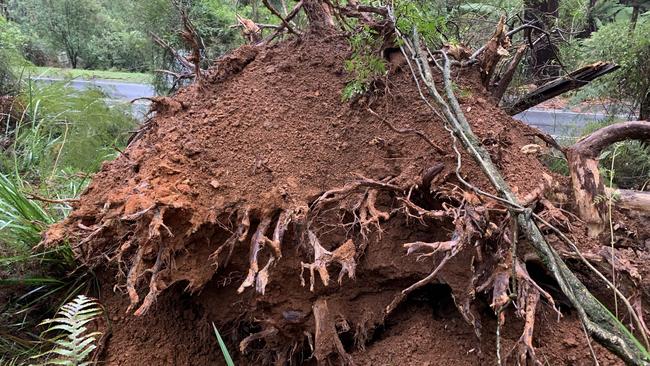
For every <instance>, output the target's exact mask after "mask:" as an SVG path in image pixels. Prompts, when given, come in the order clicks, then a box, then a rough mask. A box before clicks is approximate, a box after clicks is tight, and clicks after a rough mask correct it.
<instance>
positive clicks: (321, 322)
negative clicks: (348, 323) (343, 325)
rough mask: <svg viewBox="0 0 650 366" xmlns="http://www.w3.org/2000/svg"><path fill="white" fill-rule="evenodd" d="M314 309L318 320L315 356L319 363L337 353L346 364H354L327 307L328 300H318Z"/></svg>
mask: <svg viewBox="0 0 650 366" xmlns="http://www.w3.org/2000/svg"><path fill="white" fill-rule="evenodd" d="M312 309H313V312H314V319H315V321H316V340H315V341H316V342H315V349H314V356H315V357H316V360H317V361H318V364H319V365H320V364H326V363H327V361H328V359H329V358H330V357H331V355H332V354H336V355H338V357H339V358H340V360H341V362H342V363H343V364H344V365H352V364H353V361H352V357H350V355H349V354H348V353H347V352H345V348H344V347H343V343H341V339H339V336H338V333H337V332H336V326H335V323H334V317H333V316H332V314H331V313H330V311H329V308H328V307H327V300H324V299H318V300H316V302H315V303H314V306H313V308H312Z"/></svg>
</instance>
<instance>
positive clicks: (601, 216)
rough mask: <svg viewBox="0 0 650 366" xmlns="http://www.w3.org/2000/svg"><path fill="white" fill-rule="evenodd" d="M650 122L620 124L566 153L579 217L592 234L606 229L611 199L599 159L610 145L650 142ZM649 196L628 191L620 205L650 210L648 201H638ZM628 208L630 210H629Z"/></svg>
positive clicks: (597, 133)
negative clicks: (606, 218)
mask: <svg viewBox="0 0 650 366" xmlns="http://www.w3.org/2000/svg"><path fill="white" fill-rule="evenodd" d="M649 139H650V122H646V121H634V122H621V123H616V124H613V125H610V126H607V127H605V128H601V129H600V130H598V131H596V132H594V133H592V134H591V135H589V136H587V137H585V138H584V139H582V140H580V141H578V142H577V143H575V144H574V145H573V146H571V147H570V148H568V149H567V150H566V157H567V160H568V163H569V175H570V176H571V184H572V186H573V193H574V195H575V201H576V206H577V209H578V215H579V216H580V218H582V219H583V220H584V221H585V222H586V223H587V225H588V227H589V234H590V235H592V236H597V235H598V234H600V233H601V232H602V231H603V230H604V228H605V217H606V213H605V207H606V201H607V200H606V199H598V198H599V197H607V195H606V191H605V185H604V183H603V180H602V178H601V176H600V172H599V170H598V160H597V158H598V156H599V155H600V153H601V151H602V150H604V149H605V148H607V147H609V146H610V145H612V144H614V143H616V142H619V141H624V140H649ZM647 196H648V194H647V193H642V192H638V194H635V193H634V191H625V192H624V194H621V198H622V200H620V201H619V200H617V202H616V205H617V206H621V207H624V208H641V209H643V208H644V207H646V208H645V209H643V210H644V211H647V210H648V207H650V206H649V205H648V201H645V200H641V201H639V202H635V200H636V199H638V198H642V199H644V198H645V197H647ZM626 206H627V207H626Z"/></svg>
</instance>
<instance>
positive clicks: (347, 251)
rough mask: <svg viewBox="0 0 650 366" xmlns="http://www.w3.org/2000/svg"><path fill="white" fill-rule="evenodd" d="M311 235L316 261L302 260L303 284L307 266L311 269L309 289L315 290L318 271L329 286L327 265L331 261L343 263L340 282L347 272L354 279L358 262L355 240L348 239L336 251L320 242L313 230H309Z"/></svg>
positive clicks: (301, 281)
mask: <svg viewBox="0 0 650 366" xmlns="http://www.w3.org/2000/svg"><path fill="white" fill-rule="evenodd" d="M307 234H308V236H309V243H310V244H311V246H312V248H313V249H314V262H313V263H305V262H300V265H301V270H300V283H301V284H302V286H305V278H304V270H305V268H306V269H308V270H309V275H310V277H309V290H310V291H312V292H313V291H314V284H315V282H316V273H315V272H316V271H318V275H319V276H320V279H321V281H322V282H323V285H325V286H328V285H329V280H330V275H329V272H328V271H327V266H328V265H329V264H330V263H333V262H337V263H339V264H340V265H341V272H339V277H338V282H339V284H341V283H342V282H343V276H344V275H345V274H346V273H347V275H348V278H350V279H353V278H354V274H355V270H356V265H357V264H356V262H355V260H354V256H355V254H356V248H355V246H354V242H353V241H352V240H351V239H348V240H347V241H346V242H345V243H343V244H341V246H339V247H338V248H336V250H334V252H330V251H327V250H326V249H325V248H323V246H322V245H321V244H320V241H319V240H318V238H317V237H316V235H315V234H314V233H313V232H312V231H308V232H307Z"/></svg>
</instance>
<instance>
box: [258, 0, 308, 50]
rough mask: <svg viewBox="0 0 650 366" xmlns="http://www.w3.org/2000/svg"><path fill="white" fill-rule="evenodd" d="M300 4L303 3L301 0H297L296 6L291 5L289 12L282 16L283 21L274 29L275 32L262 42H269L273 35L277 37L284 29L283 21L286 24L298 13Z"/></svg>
mask: <svg viewBox="0 0 650 366" xmlns="http://www.w3.org/2000/svg"><path fill="white" fill-rule="evenodd" d="M302 4H303V0H300V1H298V3H297V4H296V6H294V7H293V9H292V10H291V12H289V14H287V16H286V17H284V18H283V19H284V22H283V23H282V24H281V25H280V26H279V27H278V28H277V29H276V30H275V32H273V34H271V35H270V36H269V37H267V38H265V39H264V40H263V41H262V43H268V42H271V41H272V40H273V39H274V38H275V37H277V36H278V35H279V34H280V33H281V32H282V31H283V30H284V28H286V26H285V23H287V24H288V23H289V22H290V21H291V19H293V17H295V16H296V14H298V11H299V10H300V8H302Z"/></svg>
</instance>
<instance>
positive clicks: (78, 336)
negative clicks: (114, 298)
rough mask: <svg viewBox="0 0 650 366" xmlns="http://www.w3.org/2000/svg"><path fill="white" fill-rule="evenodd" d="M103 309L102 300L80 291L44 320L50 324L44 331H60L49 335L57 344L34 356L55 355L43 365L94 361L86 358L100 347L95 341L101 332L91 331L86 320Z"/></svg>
mask: <svg viewBox="0 0 650 366" xmlns="http://www.w3.org/2000/svg"><path fill="white" fill-rule="evenodd" d="M101 313H102V309H101V307H100V305H99V303H98V302H97V301H96V300H95V299H92V298H89V297H87V296H84V295H78V296H77V297H76V298H74V299H73V300H72V301H70V302H69V303H67V304H65V305H63V306H62V307H61V309H60V310H59V311H58V312H57V313H56V317H55V318H54V319H47V320H45V321H43V322H42V323H41V325H49V327H48V329H46V330H45V332H43V333H44V334H45V333H50V332H54V331H57V335H56V336H55V337H54V338H51V339H49V341H51V342H52V343H53V344H54V348H53V349H51V350H49V351H47V352H45V353H42V354H40V355H38V356H36V357H35V358H42V357H46V358H49V357H52V358H51V359H47V360H46V361H45V363H43V364H42V365H65V366H85V365H90V364H91V361H86V360H87V359H88V356H90V355H91V353H92V352H93V351H94V350H95V348H96V347H97V345H96V341H97V339H98V337H99V336H101V332H88V328H87V327H86V324H88V323H89V322H91V321H93V320H95V319H96V318H97V317H98V316H99V315H100V314H101Z"/></svg>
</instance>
